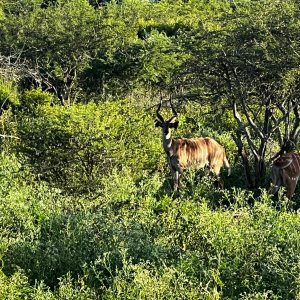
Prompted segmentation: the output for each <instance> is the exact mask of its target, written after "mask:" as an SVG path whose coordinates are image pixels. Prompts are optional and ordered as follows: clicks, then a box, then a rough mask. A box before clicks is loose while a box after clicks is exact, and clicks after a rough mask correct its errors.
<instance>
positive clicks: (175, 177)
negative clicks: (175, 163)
mask: <svg viewBox="0 0 300 300" xmlns="http://www.w3.org/2000/svg"><path fill="white" fill-rule="evenodd" d="M179 176H180V174H179V172H178V171H175V172H174V173H173V183H174V186H173V188H174V191H175V192H176V191H177V189H178V186H179Z"/></svg>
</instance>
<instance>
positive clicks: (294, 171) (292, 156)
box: [270, 152, 300, 199]
mask: <svg viewBox="0 0 300 300" xmlns="http://www.w3.org/2000/svg"><path fill="white" fill-rule="evenodd" d="M299 176H300V153H295V152H289V153H285V154H282V155H281V156H280V157H279V158H277V159H276V160H275V161H274V163H273V166H272V184H271V189H270V192H271V193H272V194H275V193H276V192H277V191H278V190H279V188H280V187H281V186H283V187H285V188H286V196H287V197H288V198H289V199H291V198H292V196H293V194H294V192H295V189H296V185H297V182H298V179H299Z"/></svg>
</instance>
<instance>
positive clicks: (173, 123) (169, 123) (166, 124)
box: [154, 117, 179, 134]
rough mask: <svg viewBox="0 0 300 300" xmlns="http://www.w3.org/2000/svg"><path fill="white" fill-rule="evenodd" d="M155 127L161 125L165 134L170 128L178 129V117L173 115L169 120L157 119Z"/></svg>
mask: <svg viewBox="0 0 300 300" xmlns="http://www.w3.org/2000/svg"><path fill="white" fill-rule="evenodd" d="M154 124H155V127H161V128H162V131H163V133H164V134H168V133H169V129H170V128H175V129H177V127H178V124H179V122H178V121H176V117H172V118H171V119H169V120H168V121H162V120H155V123H154Z"/></svg>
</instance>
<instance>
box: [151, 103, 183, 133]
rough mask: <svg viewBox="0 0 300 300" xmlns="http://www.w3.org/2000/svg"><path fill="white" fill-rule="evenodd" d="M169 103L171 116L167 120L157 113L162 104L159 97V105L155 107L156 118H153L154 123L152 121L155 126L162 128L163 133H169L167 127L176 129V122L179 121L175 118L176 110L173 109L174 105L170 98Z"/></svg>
mask: <svg viewBox="0 0 300 300" xmlns="http://www.w3.org/2000/svg"><path fill="white" fill-rule="evenodd" d="M170 104H171V108H172V113H173V116H172V117H171V118H170V119H169V120H167V121H165V120H164V118H163V117H162V115H161V114H160V113H159V111H160V108H161V105H162V99H160V103H159V105H158V107H157V110H156V116H157V119H158V120H155V123H154V124H155V127H161V128H162V130H163V133H165V134H168V133H169V128H175V129H176V128H177V127H178V124H179V122H178V121H177V120H176V119H177V112H176V111H175V109H174V106H173V104H172V102H171V99H170Z"/></svg>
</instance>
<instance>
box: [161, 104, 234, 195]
mask: <svg viewBox="0 0 300 300" xmlns="http://www.w3.org/2000/svg"><path fill="white" fill-rule="evenodd" d="M160 106H161V103H160V105H159V107H158V109H157V117H158V119H159V120H157V121H156V123H155V125H156V126H159V127H161V128H162V144H163V148H164V151H165V153H166V154H167V161H168V164H169V167H170V169H171V172H172V174H173V185H174V190H175V191H176V190H177V189H178V185H179V179H180V175H181V174H182V172H183V170H184V169H185V168H188V167H191V166H194V167H196V168H198V169H200V168H204V167H205V166H208V167H209V168H210V170H211V171H212V173H214V174H215V175H216V177H217V179H218V180H219V175H220V171H221V168H222V166H223V165H225V166H226V167H227V168H228V175H229V174H230V166H229V163H228V160H227V158H226V155H225V150H224V148H223V146H221V145H220V144H219V143H217V142H216V141H215V140H214V139H212V138H203V137H199V138H189V139H188V138H177V139H173V138H172V137H171V128H177V126H178V121H176V117H177V114H176V112H175V109H174V107H173V106H172V103H171V107H172V111H173V114H174V116H173V117H172V118H171V119H169V120H168V121H165V120H164V119H163V117H162V116H161V115H160V114H159V109H160Z"/></svg>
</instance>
